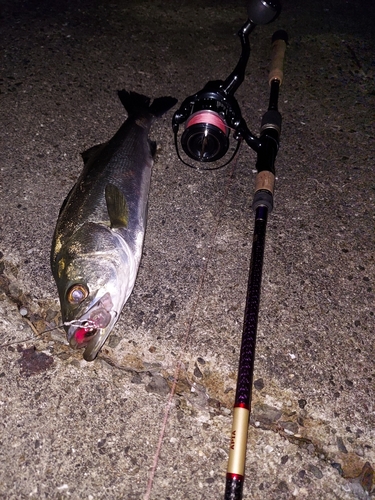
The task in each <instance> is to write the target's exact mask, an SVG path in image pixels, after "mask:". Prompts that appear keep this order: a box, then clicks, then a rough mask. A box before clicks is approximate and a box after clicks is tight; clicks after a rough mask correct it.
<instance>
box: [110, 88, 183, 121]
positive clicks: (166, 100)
mask: <svg viewBox="0 0 375 500" xmlns="http://www.w3.org/2000/svg"><path fill="white" fill-rule="evenodd" d="M118 96H119V98H120V101H121V102H122V105H123V106H124V108H125V109H126V111H127V112H128V114H129V116H130V115H134V114H142V113H151V114H152V115H153V116H156V117H158V116H162V115H163V114H164V113H166V112H167V111H168V110H169V109H170V108H172V107H173V106H174V105H175V104H176V103H177V99H175V98H174V97H169V96H168V97H158V98H157V99H155V100H154V101H153V103H152V104H151V105H150V102H151V99H150V98H149V97H147V96H145V95H142V94H138V93H137V92H127V91H126V90H119V91H118Z"/></svg>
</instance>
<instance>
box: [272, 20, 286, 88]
mask: <svg viewBox="0 0 375 500" xmlns="http://www.w3.org/2000/svg"><path fill="white" fill-rule="evenodd" d="M287 43H288V34H287V33H286V31H284V30H278V31H276V32H275V33H274V34H273V37H272V46H271V64H270V72H269V75H268V83H269V84H270V85H271V82H272V81H273V80H278V81H279V84H280V85H281V84H282V81H283V77H284V57H285V50H286V45H287Z"/></svg>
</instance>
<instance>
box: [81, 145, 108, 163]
mask: <svg viewBox="0 0 375 500" xmlns="http://www.w3.org/2000/svg"><path fill="white" fill-rule="evenodd" d="M106 144H107V143H104V144H97V145H96V146H92V147H91V148H89V149H86V151H84V152H83V153H81V156H82V158H83V161H84V163H85V165H86V163H87V162H88V161H89V160H90V159H91V158H93V157H94V156H96V155H97V154H98V153H99V151H100V150H102V149H103V148H104V146H105V145H106Z"/></svg>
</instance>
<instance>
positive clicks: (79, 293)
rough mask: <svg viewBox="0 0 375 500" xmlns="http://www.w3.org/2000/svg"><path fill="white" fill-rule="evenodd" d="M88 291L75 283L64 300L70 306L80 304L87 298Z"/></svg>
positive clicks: (83, 286)
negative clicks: (66, 300)
mask: <svg viewBox="0 0 375 500" xmlns="http://www.w3.org/2000/svg"><path fill="white" fill-rule="evenodd" d="M88 294H89V291H88V289H87V287H86V286H85V285H82V284H81V283H77V284H75V285H73V286H71V287H70V288H69V290H68V291H67V293H66V298H67V299H68V302H69V303H70V304H77V305H78V304H80V303H81V302H83V301H84V300H85V298H86V297H87V296H88Z"/></svg>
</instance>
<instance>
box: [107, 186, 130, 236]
mask: <svg viewBox="0 0 375 500" xmlns="http://www.w3.org/2000/svg"><path fill="white" fill-rule="evenodd" d="M105 201H106V203H107V210H108V215H109V220H110V221H111V228H120V227H127V226H128V221H129V209H128V204H127V203H126V198H125V196H124V195H123V193H122V192H121V191H120V189H119V188H118V187H117V186H115V185H114V184H107V185H106V187H105Z"/></svg>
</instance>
